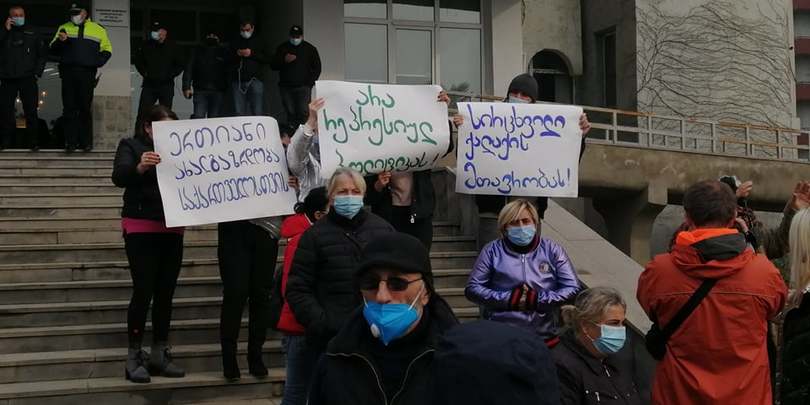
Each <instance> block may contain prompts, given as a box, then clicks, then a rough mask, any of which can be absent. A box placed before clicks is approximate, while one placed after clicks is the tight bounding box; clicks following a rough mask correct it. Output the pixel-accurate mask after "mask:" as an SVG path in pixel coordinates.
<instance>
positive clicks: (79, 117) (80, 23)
mask: <svg viewBox="0 0 810 405" xmlns="http://www.w3.org/2000/svg"><path fill="white" fill-rule="evenodd" d="M50 48H51V52H52V53H53V54H54V55H55V56H57V57H59V58H60V62H59V76H60V77H61V78H62V108H63V116H64V120H65V151H66V152H73V150H75V149H76V148H81V149H84V151H85V152H89V151H91V150H92V149H93V132H92V117H91V115H90V113H91V108H92V105H93V89H94V88H95V86H96V82H97V79H96V72H97V70H98V68H100V67H102V66H104V65H105V64H106V63H107V61H108V60H110V57H111V56H112V45H111V44H110V40H109V38H107V31H106V30H105V29H104V27H102V26H101V25H99V24H96V23H94V22H92V21H90V18H89V17H88V12H87V6H85V5H83V4H81V3H74V4H72V5H71V6H70V21H69V22H67V23H65V24H62V25H61V26H59V28H58V29H57V30H56V35H54V37H53V40H52V41H51V45H50Z"/></svg>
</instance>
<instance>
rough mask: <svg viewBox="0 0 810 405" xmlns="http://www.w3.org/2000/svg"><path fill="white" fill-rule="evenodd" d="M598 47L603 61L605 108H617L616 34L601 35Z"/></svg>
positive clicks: (606, 33)
mask: <svg viewBox="0 0 810 405" xmlns="http://www.w3.org/2000/svg"><path fill="white" fill-rule="evenodd" d="M597 46H598V48H599V49H598V50H599V60H600V61H601V67H600V70H601V77H602V97H603V99H602V101H603V104H604V106H605V107H616V105H617V102H616V32H615V31H609V32H605V33H602V34H599V35H598V41H597Z"/></svg>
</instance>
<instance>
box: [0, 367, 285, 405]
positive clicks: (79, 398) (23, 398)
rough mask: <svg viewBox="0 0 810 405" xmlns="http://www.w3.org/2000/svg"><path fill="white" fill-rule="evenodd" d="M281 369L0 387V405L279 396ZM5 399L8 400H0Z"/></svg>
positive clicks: (175, 401)
mask: <svg viewBox="0 0 810 405" xmlns="http://www.w3.org/2000/svg"><path fill="white" fill-rule="evenodd" d="M283 383H284V370H283V369H280V368H276V369H271V370H270V375H269V376H268V377H267V378H261V379H259V378H254V377H252V376H250V375H249V374H248V373H247V370H242V379H240V380H239V381H238V382H235V383H229V382H227V381H226V380H225V379H224V378H222V373H221V372H219V371H210V372H203V373H190V374H187V375H186V376H185V377H184V378H165V377H154V378H152V382H151V383H149V384H133V383H131V382H129V381H126V380H124V378H123V377H120V376H118V377H106V378H76V377H74V379H71V380H63V381H43V382H26V383H13V384H0V403H3V404H6V403H8V404H9V405H11V404H13V405H42V404H48V405H86V404H88V403H95V404H103V405H108V404H188V403H199V402H202V401H225V402H227V403H232V402H233V401H238V400H250V399H259V398H272V397H279V396H280V395H281V394H282V391H283ZM6 401H9V402H6Z"/></svg>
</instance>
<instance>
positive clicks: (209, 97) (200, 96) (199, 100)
mask: <svg viewBox="0 0 810 405" xmlns="http://www.w3.org/2000/svg"><path fill="white" fill-rule="evenodd" d="M193 102H194V115H193V116H192V118H216V117H219V110H220V108H221V107H222V92H221V91H213V90H201V91H195V92H194V99H193Z"/></svg>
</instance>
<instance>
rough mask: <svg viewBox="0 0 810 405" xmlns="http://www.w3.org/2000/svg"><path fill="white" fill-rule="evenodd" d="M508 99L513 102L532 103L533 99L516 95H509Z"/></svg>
mask: <svg viewBox="0 0 810 405" xmlns="http://www.w3.org/2000/svg"><path fill="white" fill-rule="evenodd" d="M507 101H508V102H510V103H513V104H531V100H526V99H522V98H520V97H515V96H509V98H508V99H507Z"/></svg>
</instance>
